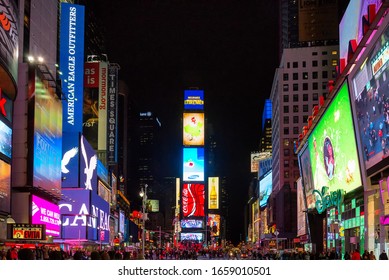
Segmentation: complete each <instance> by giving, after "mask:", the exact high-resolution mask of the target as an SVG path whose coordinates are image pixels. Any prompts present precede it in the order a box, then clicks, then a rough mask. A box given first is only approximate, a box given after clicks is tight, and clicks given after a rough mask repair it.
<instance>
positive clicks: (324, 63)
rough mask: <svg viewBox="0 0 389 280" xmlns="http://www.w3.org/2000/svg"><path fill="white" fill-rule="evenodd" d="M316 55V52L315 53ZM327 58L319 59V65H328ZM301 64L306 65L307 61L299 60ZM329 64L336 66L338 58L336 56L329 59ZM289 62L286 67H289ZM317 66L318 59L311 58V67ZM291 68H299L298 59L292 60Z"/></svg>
mask: <svg viewBox="0 0 389 280" xmlns="http://www.w3.org/2000/svg"><path fill="white" fill-rule="evenodd" d="M316 55H317V54H316ZM328 62H329V61H328V60H327V59H322V60H321V66H328ZM301 65H302V67H303V68H306V67H307V62H306V61H301ZM331 65H332V66H337V65H338V60H337V59H336V58H334V59H331ZM290 66H291V63H290V62H287V63H286V67H287V68H290ZM318 66H319V61H318V60H312V67H318ZM292 68H299V61H293V62H292Z"/></svg>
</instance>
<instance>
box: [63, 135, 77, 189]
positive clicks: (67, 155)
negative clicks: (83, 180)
mask: <svg viewBox="0 0 389 280" xmlns="http://www.w3.org/2000/svg"><path fill="white" fill-rule="evenodd" d="M79 146H80V133H79V132H64V133H63V138H62V153H63V155H62V160H61V173H62V188H78V187H79V183H78V176H79V169H80V164H79V162H80V161H79V159H80V148H79Z"/></svg>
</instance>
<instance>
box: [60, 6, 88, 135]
mask: <svg viewBox="0 0 389 280" xmlns="http://www.w3.org/2000/svg"><path fill="white" fill-rule="evenodd" d="M60 23H61V26H60V29H61V30H60V65H59V67H60V70H61V72H62V75H61V77H62V91H63V93H64V95H65V97H66V98H65V99H64V102H63V113H64V114H63V129H64V131H68V132H82V106H83V87H84V86H83V84H84V35H85V30H84V29H85V26H84V24H85V7H84V6H82V5H75V4H69V3H63V2H62V3H61V20H60Z"/></svg>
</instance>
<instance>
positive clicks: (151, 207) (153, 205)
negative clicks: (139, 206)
mask: <svg viewBox="0 0 389 280" xmlns="http://www.w3.org/2000/svg"><path fill="white" fill-rule="evenodd" d="M146 209H147V212H159V200H156V199H148V200H147V202H146Z"/></svg>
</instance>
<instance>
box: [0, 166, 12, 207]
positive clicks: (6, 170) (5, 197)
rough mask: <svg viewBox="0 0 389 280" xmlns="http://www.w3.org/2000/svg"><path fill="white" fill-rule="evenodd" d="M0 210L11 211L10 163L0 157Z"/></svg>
mask: <svg viewBox="0 0 389 280" xmlns="http://www.w3.org/2000/svg"><path fill="white" fill-rule="evenodd" d="M0 212H5V213H11V165H10V164H9V163H6V162H5V161H3V160H1V159H0Z"/></svg>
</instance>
